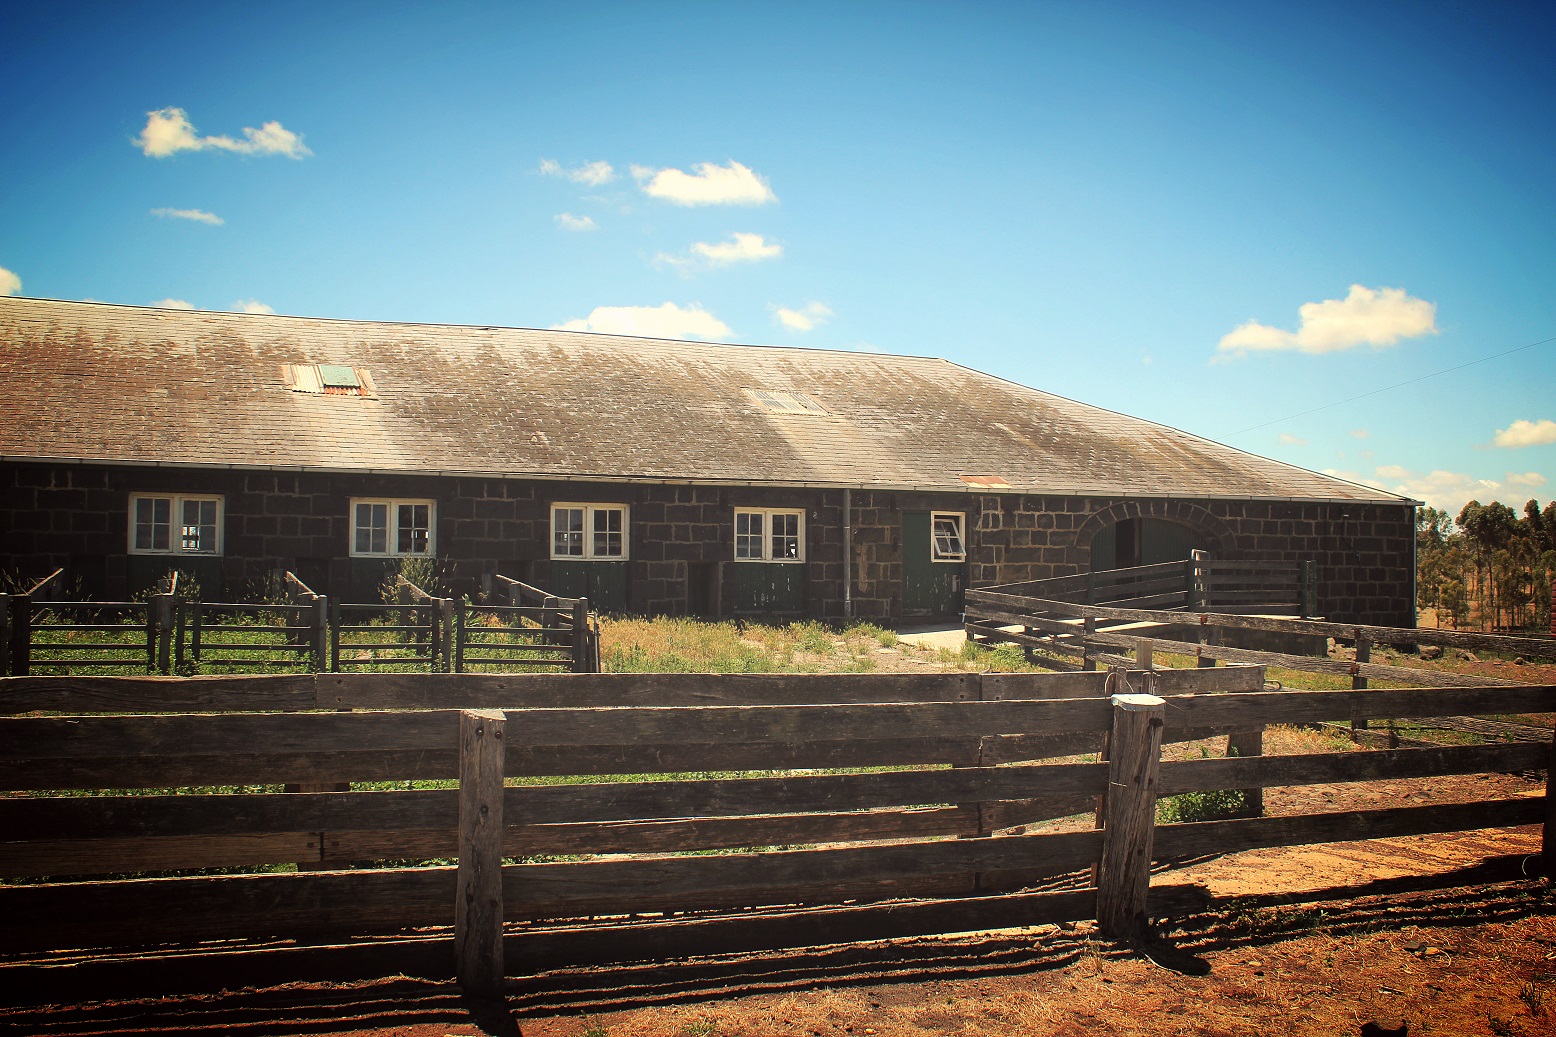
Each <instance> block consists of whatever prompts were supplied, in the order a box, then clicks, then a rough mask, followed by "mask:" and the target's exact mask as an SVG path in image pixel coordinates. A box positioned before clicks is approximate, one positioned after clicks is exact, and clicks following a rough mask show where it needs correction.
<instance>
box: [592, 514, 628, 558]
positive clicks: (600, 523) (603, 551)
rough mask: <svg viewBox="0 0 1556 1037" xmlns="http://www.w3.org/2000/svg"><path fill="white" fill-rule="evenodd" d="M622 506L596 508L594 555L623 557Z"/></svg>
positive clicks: (599, 556)
mask: <svg viewBox="0 0 1556 1037" xmlns="http://www.w3.org/2000/svg"><path fill="white" fill-rule="evenodd" d="M621 519H622V509H620V508H596V509H594V556H595V557H596V558H620V557H621V553H622V552H621V544H622V540H621Z"/></svg>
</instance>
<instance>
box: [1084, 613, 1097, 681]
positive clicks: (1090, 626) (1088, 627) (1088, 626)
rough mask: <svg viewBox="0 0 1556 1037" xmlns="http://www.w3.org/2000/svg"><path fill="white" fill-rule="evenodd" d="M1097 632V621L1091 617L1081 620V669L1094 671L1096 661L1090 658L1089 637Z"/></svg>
mask: <svg viewBox="0 0 1556 1037" xmlns="http://www.w3.org/2000/svg"><path fill="white" fill-rule="evenodd" d="M1096 632H1097V621H1096V620H1095V619H1093V618H1092V617H1091V616H1087V617H1086V618H1085V619H1083V620H1081V669H1083V670H1095V669H1096V668H1097V660H1095V659H1093V658H1092V657H1091V635H1092V634H1095V633H1096Z"/></svg>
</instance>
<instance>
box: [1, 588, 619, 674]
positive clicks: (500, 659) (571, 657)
mask: <svg viewBox="0 0 1556 1037" xmlns="http://www.w3.org/2000/svg"><path fill="white" fill-rule="evenodd" d="M55 575H56V576H57V575H58V573H56V574H55ZM50 579H53V577H51V578H50ZM495 580H496V582H495V585H494V593H495V594H497V595H499V596H500V597H501V600H503V601H505V602H507V604H504V605H475V604H470V603H466V602H463V601H455V600H453V599H449V598H438V597H435V596H433V595H430V594H427V593H426V592H425V591H423V590H421V589H420V588H418V587H416V586H414V585H413V584H410V583H408V582H406V581H404V580H403V579H402V580H401V581H400V586H399V600H398V602H397V603H394V604H384V603H374V604H354V603H340V602H334V603H332V602H331V601H330V600H329V599H328V598H327V597H325V596H324V595H321V594H316V593H314V592H313V591H312V590H311V589H310V588H308V586H307V585H306V584H304V583H302V581H301V580H298V579H297V577H295V576H294V575H292V574H291V573H287V574H285V578H284V583H283V586H284V593H285V594H286V597H287V599H288V601H287V603H286V604H275V603H247V602H205V601H198V600H185V599H184V598H183V597H181V596H180V595H179V594H178V593H177V592H176V585H174V586H173V587H172V588H171V589H168V590H164V591H162V592H161V593H157V594H153V595H150V596H149V597H148V598H147V600H145V601H130V602H71V601H54V600H48V601H45V600H39V597H38V595H39V592H40V590H41V588H43V587H44V586H45V585H46V584H47V583H48V582H49V581H48V580H45V581H43V583H40V584H39V585H38V586H37V587H34V588H33V589H32V590H30V591H28V592H27V593H25V594H0V646H3V648H0V676H4V675H12V676H26V675H29V674H32V673H35V672H40V671H41V672H43V673H57V674H68V673H71V672H75V671H80V670H92V669H95V668H98V667H123V668H128V669H133V670H146V671H152V672H161V673H173V672H181V671H183V669H184V667H185V666H186V665H190V664H192V665H195V666H198V667H200V668H202V669H208V670H209V669H219V668H222V667H232V668H234V669H243V670H251V669H263V668H267V667H287V668H298V669H312V670H316V671H319V672H339V671H341V670H351V669H384V668H388V669H396V670H427V671H433V672H437V671H445V672H446V671H452V672H456V673H460V672H466V670H467V669H470V668H478V669H481V670H505V669H521V668H534V667H547V668H552V667H565V668H567V669H569V670H571V671H573V672H576V673H596V672H598V671H599V665H600V663H599V659H600V650H599V629H598V624H597V621H596V620H595V619H594V617H593V616H592V614H591V613H590V611H589V602H588V599H586V598H560V597H556V596H555V595H548V594H546V593H545V592H544V591H541V590H538V589H537V588H534V587H530V586H529V585H527V584H522V583H519V582H518V581H515V580H507V579H506V578H504V577H500V576H499V577H496V578H495ZM94 636H95V640H94V639H92V638H93V637H94ZM386 638H387V639H386Z"/></svg>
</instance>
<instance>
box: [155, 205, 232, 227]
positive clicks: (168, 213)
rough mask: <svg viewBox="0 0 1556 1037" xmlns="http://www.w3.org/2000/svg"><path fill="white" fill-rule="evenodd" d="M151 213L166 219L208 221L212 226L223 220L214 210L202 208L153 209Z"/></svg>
mask: <svg viewBox="0 0 1556 1037" xmlns="http://www.w3.org/2000/svg"><path fill="white" fill-rule="evenodd" d="M151 215H153V216H161V217H162V218H163V219H166V220H193V221H195V222H196V223H209V224H210V225H211V226H213V227H220V226H221V225H222V224H223V223H224V222H225V221H224V220H223V219H222V218H221V217H220V216H218V215H216V214H215V213H214V212H206V211H205V210H204V209H153V210H151Z"/></svg>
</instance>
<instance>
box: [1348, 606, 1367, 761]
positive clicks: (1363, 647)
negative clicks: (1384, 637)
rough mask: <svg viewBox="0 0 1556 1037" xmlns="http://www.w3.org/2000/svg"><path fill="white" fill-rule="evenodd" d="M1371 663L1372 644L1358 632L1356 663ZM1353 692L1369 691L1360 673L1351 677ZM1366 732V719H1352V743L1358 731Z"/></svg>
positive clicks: (1365, 679) (1365, 680) (1364, 678)
mask: <svg viewBox="0 0 1556 1037" xmlns="http://www.w3.org/2000/svg"><path fill="white" fill-rule="evenodd" d="M1371 661H1372V642H1371V641H1369V640H1367V638H1366V637H1364V636H1363V635H1362V632H1361V631H1360V630H1358V631H1357V632H1356V662H1357V664H1358V665H1360V664H1361V663H1365V662H1371ZM1351 690H1352V691H1366V690H1367V678H1366V677H1363V676H1362V675H1361V674H1360V673H1359V672H1358V673H1353V674H1352V675H1351ZM1365 730H1367V720H1366V718H1365V717H1362V718H1356V717H1352V718H1351V741H1353V742H1354V741H1356V732H1357V731H1365Z"/></svg>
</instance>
